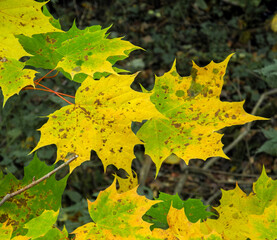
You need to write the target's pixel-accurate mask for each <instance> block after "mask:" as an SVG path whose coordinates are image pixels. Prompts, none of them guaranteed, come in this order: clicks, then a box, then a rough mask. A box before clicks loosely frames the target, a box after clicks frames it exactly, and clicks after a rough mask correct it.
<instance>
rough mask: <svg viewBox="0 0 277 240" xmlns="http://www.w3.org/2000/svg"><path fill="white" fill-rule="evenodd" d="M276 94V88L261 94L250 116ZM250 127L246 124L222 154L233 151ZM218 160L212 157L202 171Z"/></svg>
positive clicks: (249, 124) (250, 123)
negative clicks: (270, 96) (269, 97)
mask: <svg viewBox="0 0 277 240" xmlns="http://www.w3.org/2000/svg"><path fill="white" fill-rule="evenodd" d="M276 93H277V88H274V89H272V90H270V91H268V92H265V93H263V94H262V95H261V96H260V98H259V100H258V102H257V103H256V105H255V107H254V108H253V110H252V112H251V114H252V115H254V114H255V113H256V112H257V110H258V108H259V107H260V105H261V104H262V102H263V101H264V99H265V98H266V97H267V96H269V95H272V94H276ZM251 125H252V122H249V123H247V124H246V128H245V130H244V131H243V132H242V133H241V134H240V135H239V136H238V137H237V138H236V139H234V141H233V142H231V143H230V144H229V145H228V146H227V147H225V148H223V151H224V153H228V152H229V151H230V150H231V149H233V148H234V147H235V146H236V145H237V144H238V143H239V142H240V141H241V140H242V139H243V138H244V137H245V136H246V135H247V134H248V133H249V131H250V129H251ZM218 159H220V157H214V158H211V159H210V160H209V161H207V162H205V165H204V167H203V169H208V168H209V167H210V166H212V165H213V164H214V163H215V162H216V161H217V160H218Z"/></svg>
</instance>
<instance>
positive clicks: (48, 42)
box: [17, 23, 140, 82]
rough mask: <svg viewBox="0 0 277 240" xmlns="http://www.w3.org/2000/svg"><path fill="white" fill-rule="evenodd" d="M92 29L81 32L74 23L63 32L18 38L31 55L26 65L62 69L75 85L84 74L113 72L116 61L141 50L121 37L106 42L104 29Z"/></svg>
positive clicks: (92, 74)
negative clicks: (136, 50)
mask: <svg viewBox="0 0 277 240" xmlns="http://www.w3.org/2000/svg"><path fill="white" fill-rule="evenodd" d="M108 29H109V28H106V29H102V30H101V26H99V25H96V26H91V27H88V28H86V29H84V30H80V29H78V28H77V27H76V25H75V23H74V24H73V26H72V27H71V29H69V31H68V32H65V33H45V34H37V35H33V36H32V37H26V36H22V35H21V36H17V37H18V38H19V41H20V43H21V44H22V45H23V46H24V49H25V50H26V51H27V52H28V53H30V54H32V55H33V56H31V57H30V59H29V60H28V61H27V64H28V65H32V66H35V67H37V68H46V69H54V68H57V70H61V71H62V72H63V74H64V75H65V76H66V77H67V78H69V79H73V80H74V81H76V82H82V81H83V80H84V79H85V78H86V76H87V75H90V76H92V77H93V76H94V75H95V74H97V73H108V74H111V73H116V72H117V71H116V69H114V68H113V67H112V65H114V64H115V63H116V62H117V61H119V60H123V59H125V58H126V57H128V55H129V53H130V52H131V51H133V50H135V49H140V48H139V47H136V46H134V45H133V44H131V43H130V42H128V41H123V40H121V38H115V39H108V38H107V36H108V34H107V30H108Z"/></svg>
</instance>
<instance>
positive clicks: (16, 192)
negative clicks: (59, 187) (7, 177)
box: [0, 154, 79, 206]
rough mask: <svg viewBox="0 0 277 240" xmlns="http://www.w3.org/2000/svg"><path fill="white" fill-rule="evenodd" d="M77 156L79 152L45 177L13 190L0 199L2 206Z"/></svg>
mask: <svg viewBox="0 0 277 240" xmlns="http://www.w3.org/2000/svg"><path fill="white" fill-rule="evenodd" d="M77 157H79V156H78V155H77V154H75V155H74V156H73V157H71V158H70V159H69V160H67V161H66V162H64V163H63V164H62V165H60V166H59V167H57V168H55V169H54V170H53V171H51V172H49V173H47V174H46V175H44V176H43V177H41V178H40V179H38V180H36V181H34V180H33V182H32V183H30V184H29V185H27V186H25V187H23V188H21V189H19V190H17V191H15V192H13V193H8V194H7V195H6V196H5V197H3V199H2V200H1V201H0V206H1V205H3V204H4V202H6V201H8V200H9V199H10V198H12V197H14V196H16V195H18V194H20V193H22V192H24V191H26V190H28V189H29V188H31V187H33V186H35V185H37V184H39V183H40V182H42V181H44V180H45V179H47V178H49V177H51V176H52V175H53V174H54V173H56V172H57V171H59V170H60V169H62V168H63V167H65V166H66V165H68V164H69V163H71V162H72V161H74V160H75V159H76V158H77Z"/></svg>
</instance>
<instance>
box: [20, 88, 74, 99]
mask: <svg viewBox="0 0 277 240" xmlns="http://www.w3.org/2000/svg"><path fill="white" fill-rule="evenodd" d="M23 90H35V91H43V92H50V93H53V90H47V89H43V88H33V87H25V88H24V89H23ZM54 92H56V93H58V94H59V95H62V96H65V97H69V98H75V97H74V96H71V95H68V94H65V93H60V92H57V91H54Z"/></svg>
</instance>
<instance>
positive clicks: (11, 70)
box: [0, 0, 61, 106]
mask: <svg viewBox="0 0 277 240" xmlns="http://www.w3.org/2000/svg"><path fill="white" fill-rule="evenodd" d="M43 5H45V3H38V2H35V1H33V0H25V1H21V0H12V1H11V0H2V1H0V22H1V24H0V31H1V36H0V69H1V73H0V87H1V88H2V92H3V96H4V101H3V106H4V105H5V103H6V101H7V99H8V98H9V97H11V96H12V95H14V94H18V93H19V91H20V90H21V89H22V88H23V87H25V86H28V85H32V86H33V84H34V83H33V78H34V75H35V73H36V71H34V70H27V69H23V68H24V66H25V64H24V63H22V62H18V60H19V59H20V58H21V57H23V56H29V55H30V54H28V53H27V52H25V51H24V49H23V48H22V46H21V45H20V43H19V42H18V40H17V39H16V38H15V37H14V35H20V34H24V35H26V36H31V35H33V34H35V33H36V34H37V33H44V32H57V31H61V30H60V29H57V28H55V27H53V26H52V25H51V24H50V22H49V19H50V18H49V17H46V16H45V15H44V14H43V13H42V12H41V7H42V6H43Z"/></svg>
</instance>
